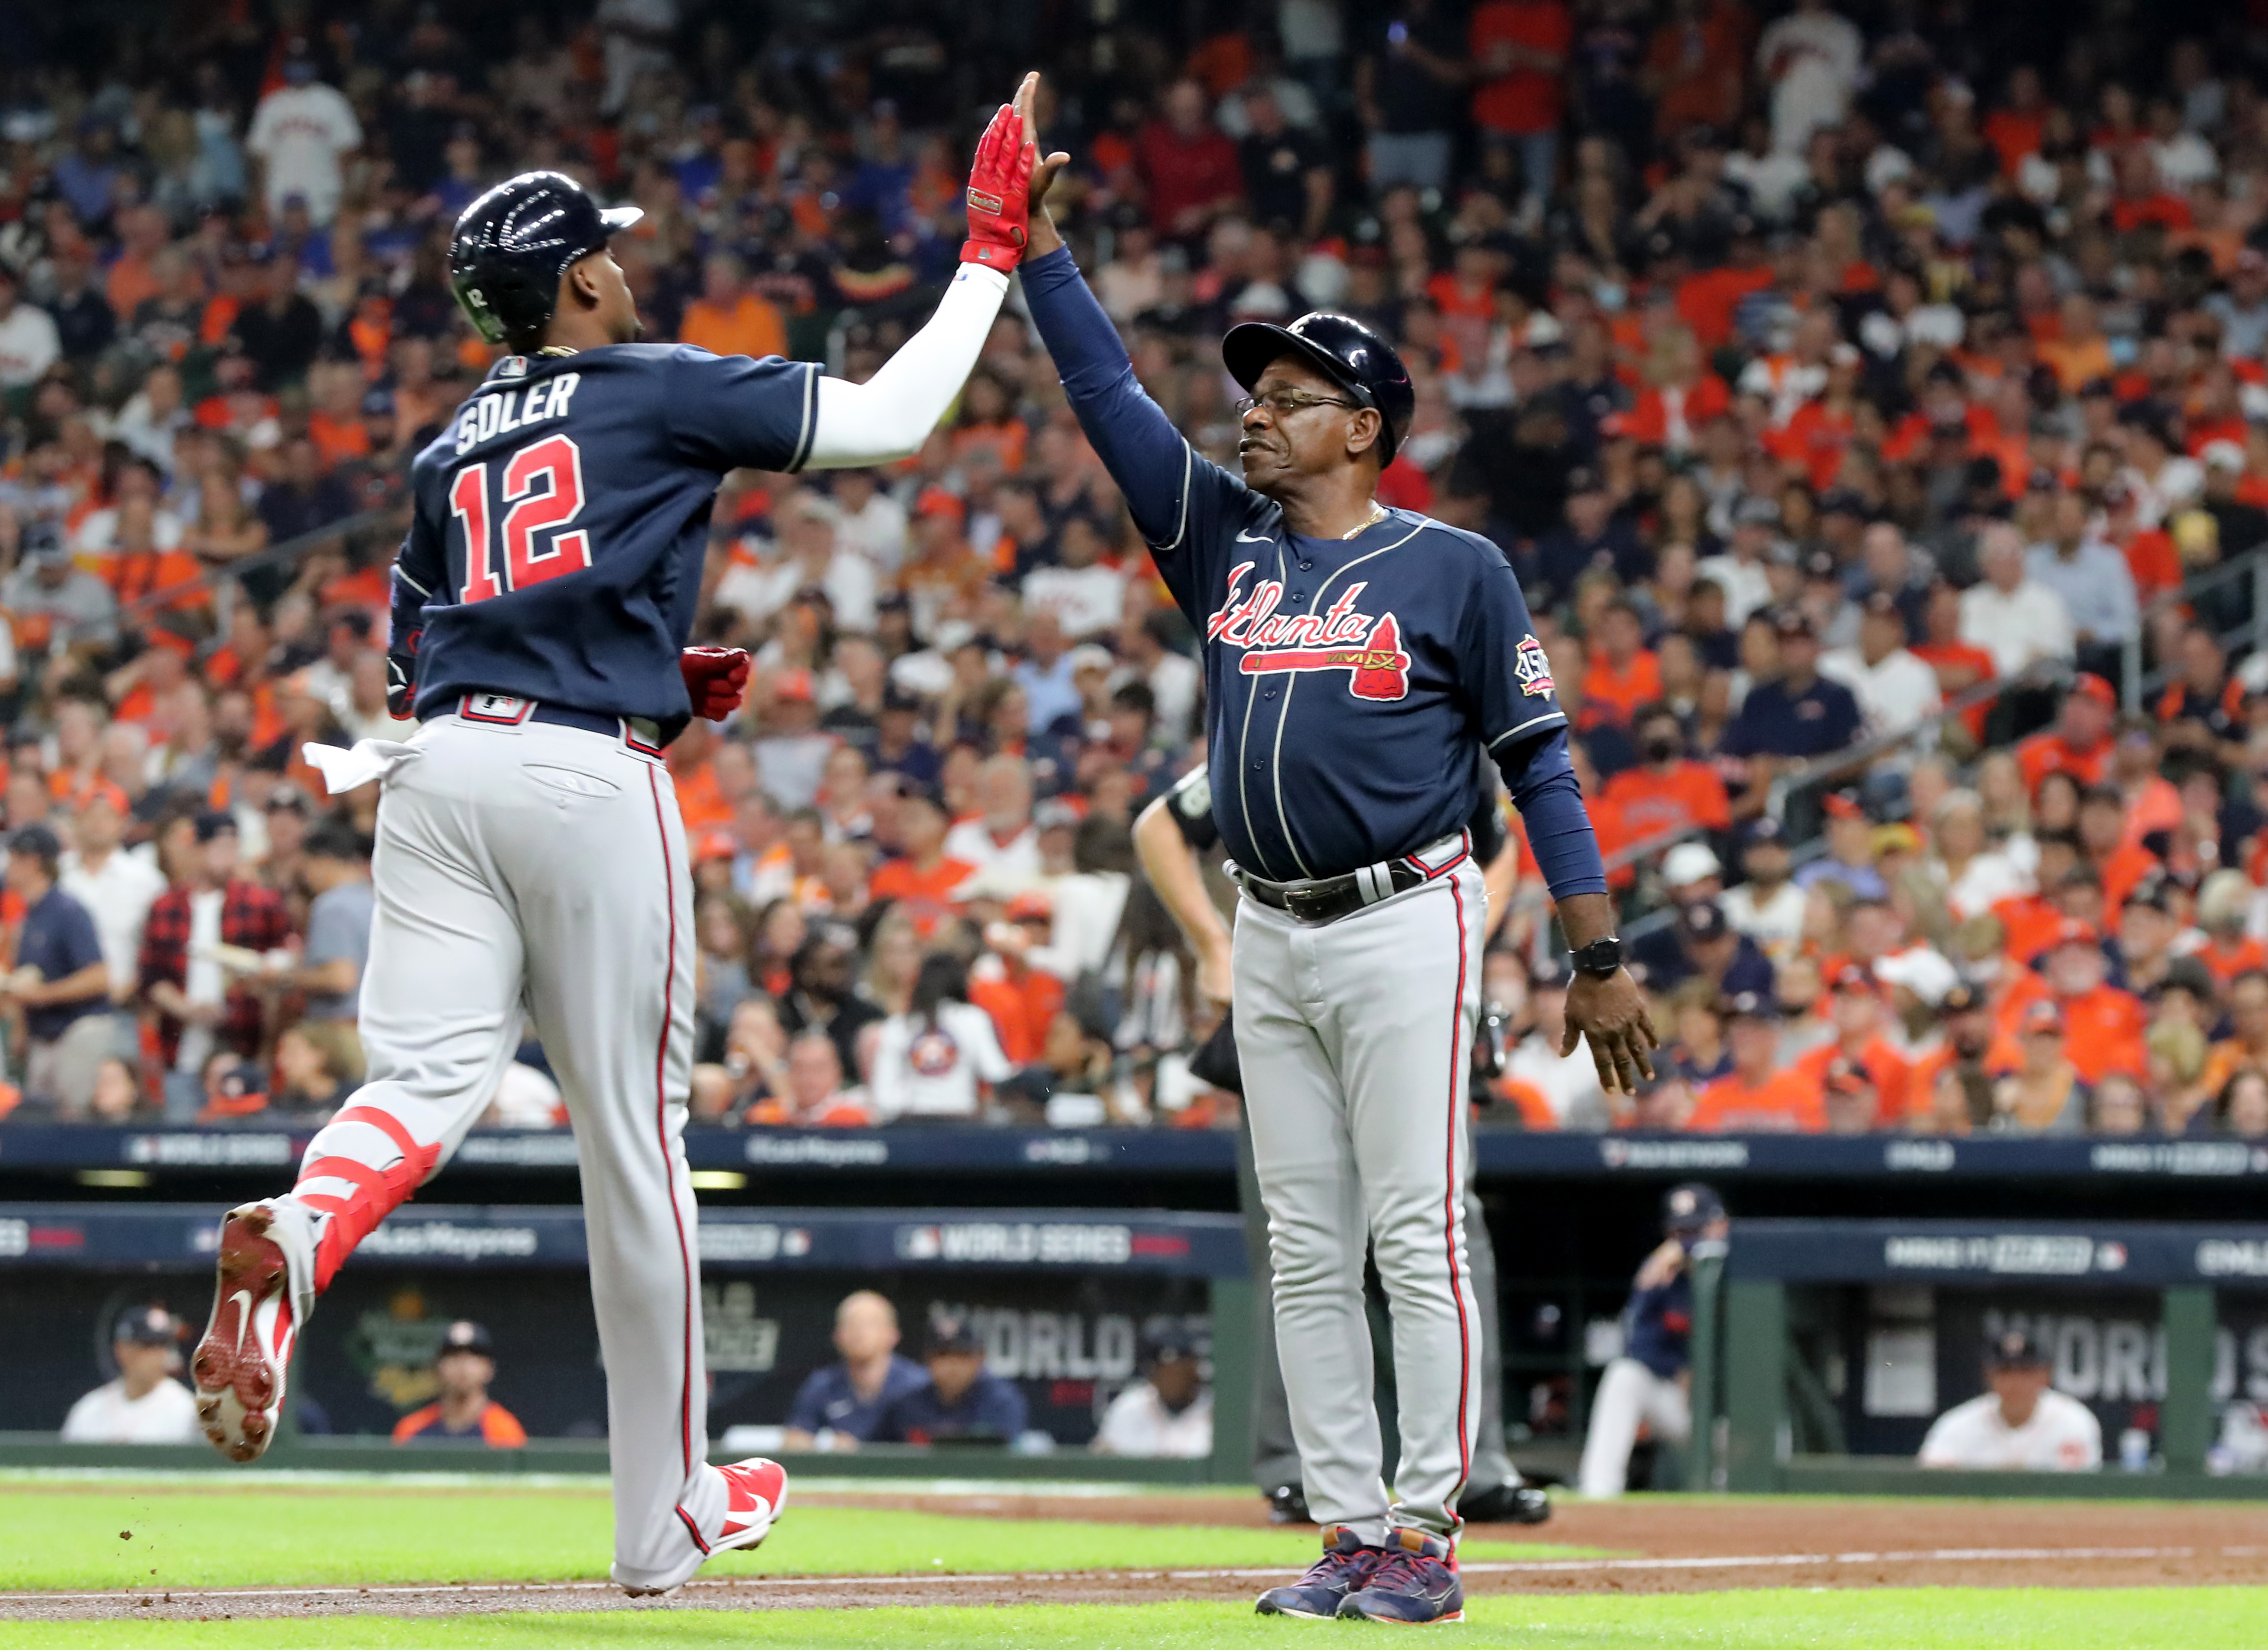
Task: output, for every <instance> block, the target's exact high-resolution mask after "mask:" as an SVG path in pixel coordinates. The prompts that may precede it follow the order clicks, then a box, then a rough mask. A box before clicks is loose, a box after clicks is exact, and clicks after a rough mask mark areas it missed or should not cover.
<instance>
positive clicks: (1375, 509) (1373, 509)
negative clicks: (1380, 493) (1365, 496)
mask: <svg viewBox="0 0 2268 1650" xmlns="http://www.w3.org/2000/svg"><path fill="white" fill-rule="evenodd" d="M1385 519H1386V512H1385V511H1383V510H1381V509H1380V508H1379V506H1378V501H1377V500H1376V499H1374V498H1373V499H1372V500H1371V502H1370V513H1369V514H1368V515H1366V516H1365V517H1364V518H1363V519H1361V520H1360V521H1359V522H1357V523H1356V524H1355V525H1354V526H1353V527H1349V528H1348V529H1347V530H1346V531H1345V532H1344V533H1342V534H1339V537H1341V538H1342V539H1351V538H1353V537H1354V536H1355V535H1356V534H1359V533H1367V532H1369V531H1370V530H1371V529H1372V528H1373V527H1376V526H1377V525H1378V524H1379V523H1380V522H1381V521H1383V520H1385Z"/></svg>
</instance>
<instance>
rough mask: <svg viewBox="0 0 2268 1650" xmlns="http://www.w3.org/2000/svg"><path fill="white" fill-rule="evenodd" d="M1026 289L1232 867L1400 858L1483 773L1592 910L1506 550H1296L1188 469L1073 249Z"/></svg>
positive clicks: (1239, 497)
mask: <svg viewBox="0 0 2268 1650" xmlns="http://www.w3.org/2000/svg"><path fill="white" fill-rule="evenodd" d="M1023 281H1024V290H1025V294H1026V298H1027V302H1028V303H1029V306H1030V308H1031V312H1032V315H1033V319H1034V320H1035V323H1036V324H1037V325H1038V327H1039V328H1040V332H1041V335H1042V338H1043V339H1044V340H1045V341H1046V343H1047V345H1048V349H1049V353H1050V354H1051V355H1053V356H1054V357H1055V360H1056V363H1057V366H1058V368H1059V369H1060V370H1061V372H1062V376H1063V381H1064V388H1065V390H1066V391H1067V392H1068V394H1069V396H1070V399H1071V406H1072V409H1073V410H1074V411H1075V412H1076V413H1077V414H1078V416H1079V422H1080V424H1081V425H1082V426H1083V427H1084V428H1085V430H1086V433H1087V437H1088V439H1089V440H1090V441H1092V442H1093V443H1094V448H1095V451H1096V453H1097V454H1098V455H1099V456H1100V457H1101V459H1102V460H1103V462H1104V464H1105V465H1106V466H1107V467H1108V468H1109V470H1110V472H1111V474H1112V475H1113V476H1114V478H1115V479H1116V481H1117V482H1118V483H1119V486H1120V488H1121V490H1123V492H1124V494H1125V496H1126V502H1127V506H1128V508H1129V509H1130V511H1131V512H1132V513H1133V516H1134V520H1135V523H1136V525H1137V526H1138V527H1140V529H1141V530H1142V534H1143V536H1144V537H1145V539H1146V540H1147V541H1149V542H1150V544H1151V546H1152V549H1153V551H1154V553H1155V556H1156V559H1157V564H1158V569H1159V572H1160V575H1161V576H1162V577H1163V578H1164V579H1165V581H1166V585H1167V588H1168V589H1169V590H1170V591H1171V592H1172V593H1173V595H1174V599H1175V602H1176V603H1177V604H1178V605H1179V606H1180V608H1181V609H1182V613H1183V614H1184V615H1186V616H1187V617H1188V618H1189V622H1190V623H1191V624H1193V625H1195V626H1196V627H1197V633H1198V635H1199V636H1200V637H1202V638H1203V639H1204V666H1205V681H1206V686H1207V690H1208V703H1207V711H1206V714H1207V721H1208V726H1207V757H1208V762H1207V765H1208V769H1209V771H1210V774H1211V790H1212V812H1213V816H1214V818H1215V819H1216V821H1218V822H1219V828H1220V832H1221V836H1222V837H1223V839H1224V840H1225V842H1226V843H1227V846H1228V851H1229V854H1230V856H1231V857H1232V858H1234V859H1235V860H1236V862H1237V863H1238V864H1239V865H1240V866H1243V867H1244V868H1245V869H1247V870H1248V871H1250V872H1253V873H1256V874H1258V875H1260V876H1262V877H1265V878H1268V879H1270V880H1278V881H1289V880H1304V879H1308V878H1315V877H1327V876H1336V875H1339V874H1342V873H1347V872H1351V871H1353V870H1355V869H1357V868H1359V867H1360V866H1366V865H1373V864H1376V863H1378V862H1379V861H1381V860H1384V859H1388V858H1393V857H1395V856H1396V855H1400V854H1406V853H1409V852H1410V851H1413V850H1415V849H1418V848H1421V847H1423V846H1425V844H1427V843H1432V842H1433V841H1435V840H1437V839H1438V838H1440V837H1441V836H1446V835H1447V834H1449V833H1450V832H1453V831H1454V830H1456V829H1458V828H1459V827H1461V826H1462V825H1463V824H1464V823H1465V821H1467V820H1468V819H1469V817H1470V816H1471V815H1472V814H1473V811H1474V809H1475V807H1476V805H1477V804H1478V803H1479V801H1480V799H1481V798H1482V795H1483V788H1482V780H1483V777H1484V776H1483V772H1482V769H1481V762H1482V760H1483V758H1484V755H1486V756H1488V757H1491V758H1492V759H1493V760H1495V761H1496V762H1497V763H1498V765H1499V768H1500V769H1501V770H1503V772H1504V775H1505V777H1506V782H1507V784H1509V785H1510V787H1511V790H1512V793H1513V800H1514V802H1515V803H1517V804H1518V805H1520V807H1521V811H1522V813H1523V814H1527V815H1528V826H1529V831H1530V837H1531V841H1532V842H1535V845H1536V851H1537V856H1538V858H1539V860H1541V861H1543V865H1544V868H1545V873H1546V876H1547V880H1550V882H1551V886H1552V888H1553V891H1554V893H1555V894H1559V895H1566V894H1571V893H1589V892H1604V890H1605V887H1606V883H1605V879H1604V876H1603V873H1597V872H1594V870H1593V867H1595V866H1597V865H1598V853H1597V848H1596V843H1595V839H1594V838H1593V837H1592V836H1591V833H1590V830H1589V826H1588V822H1587V821H1586V820H1584V819H1583V818H1582V817H1581V814H1580V792H1576V791H1575V790H1574V787H1573V779H1572V773H1571V772H1569V771H1568V759H1567V755H1566V726H1567V718H1566V715H1565V712H1564V711H1562V710H1561V709H1560V707H1559V702H1558V698H1557V694H1556V693H1555V691H1554V689H1553V683H1552V680H1551V672H1550V664H1549V662H1548V661H1547V660H1546V659H1545V657H1544V653H1543V645H1542V643H1541V642H1540V641H1539V640H1538V639H1537V637H1536V636H1535V627H1534V624H1533V622H1532V621H1531V620H1530V618H1529V616H1528V604H1527V601H1526V600H1525V598H1523V597H1522V595H1521V590H1520V584H1519V581H1518V579H1517V578H1514V577H1513V571H1512V568H1511V566H1510V564H1508V563H1506V560H1505V558H1504V555H1503V552H1501V551H1500V550H1499V549H1497V547H1496V546H1495V545H1493V544H1491V542H1489V541H1488V540H1486V539H1484V538H1482V537H1480V536H1478V535H1477V534H1470V533H1466V532H1463V531H1462V530H1460V529H1458V528H1455V527H1448V526H1447V525H1445V524H1443V523H1441V522H1439V521H1434V520H1431V519H1428V518H1426V517H1424V516H1421V515H1418V514H1415V513H1413V512H1409V511H1402V510H1389V511H1388V512H1385V515H1384V518H1383V519H1381V520H1378V521H1375V522H1373V523H1372V524H1371V525H1370V526H1369V527H1365V528H1364V529H1363V530H1362V531H1361V532H1359V533H1358V534H1355V535H1354V536H1353V537H1352V538H1351V539H1314V538H1307V537H1304V536H1301V535H1300V534H1293V533H1292V532H1290V531H1289V530H1288V529H1287V528H1286V527H1285V520H1284V512H1283V510H1282V508H1281V506H1279V505H1278V504H1277V503H1276V502H1275V501H1274V500H1273V499H1270V498H1268V497H1263V495H1261V494H1259V493H1256V492H1255V491H1253V490H1251V489H1250V488H1248V487H1247V486H1246V485H1245V484H1244V482H1242V480H1241V479H1240V478H1238V477H1237V476H1234V475H1230V474H1229V473H1228V472H1227V471H1226V470H1224V469H1222V468H1219V466H1218V465H1215V464H1212V463H1210V462H1208V461H1207V460H1204V458H1201V457H1199V456H1198V455H1197V453H1196V452H1195V450H1194V449H1192V448H1191V447H1190V446H1189V444H1188V442H1186V441H1185V440H1184V439H1183V438H1182V436H1181V434H1180V432H1179V431H1176V430H1175V428H1174V427H1173V424H1172V423H1171V421H1169V420H1168V419H1167V417H1166V415H1165V414H1164V412H1163V411H1162V410H1160V409H1159V408H1158V406H1157V405H1156V404H1155V403H1154V402H1153V401H1151V400H1150V399H1149V397H1148V396H1147V395H1145V394H1144V393H1143V391H1142V388H1141V386H1140V385H1139V383H1138V382H1137V381H1136V379H1135V378H1134V374H1133V371H1132V367H1131V365H1130V363H1129V361H1128V360H1127V357H1126V353H1125V350H1124V349H1123V346H1122V345H1121V344H1120V343H1119V342H1118V339H1117V336H1116V333H1115V332H1114V331H1112V330H1111V329H1110V328H1109V325H1108V320H1107V319H1105V318H1104V317H1103V316H1102V313H1101V309H1100V307H1099V306H1096V305H1095V304H1094V298H1093V296H1092V294H1091V293H1089V292H1088V291H1087V290H1086V284H1085V283H1084V281H1082V280H1081V279H1080V277H1079V270H1078V267H1077V265H1076V264H1074V263H1073V262H1072V261H1071V255H1070V254H1069V252H1068V251H1059V252H1056V253H1051V254H1049V255H1048V256H1046V257H1043V258H1038V259H1035V260H1033V261H1030V262H1028V263H1027V264H1026V265H1025V266H1024V270H1023ZM1544 792H1550V797H1549V798H1548V799H1549V800H1551V801H1554V802H1556V803H1558V804H1561V805H1562V806H1560V807H1558V810H1557V818H1558V819H1560V820H1567V821H1571V822H1569V823H1567V824H1565V826H1564V828H1561V829H1557V830H1556V831H1555V833H1554V834H1555V835H1559V836H1568V837H1573V836H1580V838H1581V843H1580V844H1578V846H1580V849H1581V850H1582V851H1581V852H1579V853H1576V854H1573V855H1572V856H1570V857H1569V858H1568V859H1567V860H1565V862H1560V861H1558V860H1557V859H1556V858H1555V857H1554V856H1552V855H1550V854H1549V853H1548V852H1547V846H1548V844H1547V843H1544V842H1542V841H1536V838H1537V826H1538V822H1539V821H1538V816H1537V814H1536V813H1535V811H1534V810H1533V808H1532V807H1531V804H1532V803H1534V802H1535V801H1537V800H1538V799H1545V798H1544V795H1543V793H1544ZM1555 873H1556V874H1555Z"/></svg>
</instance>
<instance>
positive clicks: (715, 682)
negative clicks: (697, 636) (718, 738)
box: [677, 647, 748, 722]
mask: <svg viewBox="0 0 2268 1650" xmlns="http://www.w3.org/2000/svg"><path fill="white" fill-rule="evenodd" d="M677 668H678V670H679V672H680V673H681V674H683V676H684V677H685V691H686V692H687V693H689V694H690V695H691V696H693V714H694V715H696V716H697V717H700V718H702V719H703V720H704V721H709V722H721V721H723V720H724V719H725V718H726V717H728V716H730V715H732V714H733V711H737V710H739V709H740V699H741V696H743V695H744V694H746V693H747V690H748V653H747V649H746V648H741V647H689V648H687V649H686V650H685V651H684V652H682V653H680V654H679V655H678V656H677Z"/></svg>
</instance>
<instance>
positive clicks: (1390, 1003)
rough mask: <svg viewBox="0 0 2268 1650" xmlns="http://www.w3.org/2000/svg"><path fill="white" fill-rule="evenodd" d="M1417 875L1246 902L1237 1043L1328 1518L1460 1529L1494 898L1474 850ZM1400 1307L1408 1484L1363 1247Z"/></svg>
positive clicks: (1311, 1466) (1309, 1477)
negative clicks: (1431, 873)
mask: <svg viewBox="0 0 2268 1650" xmlns="http://www.w3.org/2000/svg"><path fill="white" fill-rule="evenodd" d="M1452 855H1454V856H1455V857H1456V863H1455V865H1454V868H1453V869H1447V870H1444V871H1442V872H1441V873H1440V874H1438V875H1436V876H1435V877H1434V878H1433V879H1432V880H1431V881H1428V882H1426V883H1425V884H1423V885H1421V886H1420V887H1418V888H1410V889H1408V890H1406V891H1404V892H1403V893H1400V894H1396V895H1392V896H1390V897H1389V898H1388V899H1385V900H1382V901H1381V902H1379V903H1377V904H1375V905H1373V906H1370V907H1368V908H1367V909H1366V910H1361V911H1358V912H1357V913H1355V914H1354V915H1353V916H1351V917H1342V918H1340V919H1339V920H1338V921H1337V922H1335V923H1329V924H1324V925H1322V926H1321V927H1307V926H1303V925H1302V924H1299V923H1297V922H1294V921H1293V920H1292V918H1291V917H1288V916H1286V915H1285V914H1284V913H1283V912H1281V911H1278V910H1274V909H1272V908H1270V907H1269V906H1266V905H1263V904H1260V903H1258V902H1256V901H1254V900H1252V899H1250V898H1245V899H1242V900H1240V901H1239V902H1238V903H1237V909H1236V933H1235V963H1234V992H1235V996H1234V1002H1235V1008H1236V1055H1237V1060H1238V1063H1239V1064H1240V1065H1241V1067H1242V1069H1243V1076H1244V1103H1245V1108H1246V1110H1247V1112H1248V1115H1249V1116H1250V1119H1251V1127H1252V1150H1253V1160H1254V1166H1255V1168H1256V1169H1257V1171H1258V1173H1259V1178H1260V1194H1261V1198H1262V1201H1263V1203H1264V1204H1266V1205H1267V1209H1268V1242H1269V1254H1270V1259H1271V1260H1272V1262H1273V1263H1274V1271H1275V1293H1276V1346H1277V1354H1278V1358H1279V1359H1280V1360H1281V1362H1282V1364H1283V1369H1284V1390H1285V1396H1286V1398H1287V1399H1288V1400H1289V1401H1290V1407H1291V1411H1292V1435H1293V1436H1294V1437H1295V1438H1296V1439H1297V1440H1298V1441H1299V1446H1300V1482H1301V1484H1303V1485H1304V1486H1305V1488H1306V1491H1307V1505H1308V1507H1309V1508H1310V1510H1311V1511H1312V1512H1313V1513H1314V1517H1315V1521H1316V1522H1317V1523H1319V1524H1322V1525H1324V1526H1326V1527H1328V1526H1330V1525H1333V1524H1344V1525H1347V1526H1349V1527H1351V1528H1353V1529H1354V1530H1355V1531H1356V1532H1357V1533H1358V1534H1359V1536H1361V1537H1362V1539H1363V1540H1365V1541H1366V1542H1377V1541H1381V1540H1383V1539H1384V1536H1385V1534H1386V1532H1387V1530H1388V1529H1389V1528H1415V1529H1421V1530H1425V1531H1427V1532H1429V1533H1431V1534H1434V1535H1442V1536H1447V1535H1450V1534H1452V1533H1454V1530H1455V1529H1456V1528H1457V1516H1456V1504H1457V1497H1458V1495H1459V1493H1460V1492H1462V1489H1463V1487H1464V1484H1465V1481H1466V1479H1467V1478H1468V1477H1469V1476H1470V1474H1471V1471H1472V1460H1473V1452H1474V1447H1475V1442H1476V1438H1477V1436H1478V1430H1479V1420H1480V1407H1481V1406H1480V1396H1481V1395H1480V1358H1481V1332H1480V1320H1479V1313H1478V1309H1477V1307H1476V1304H1475V1299H1474V1294H1473V1288H1472V1278H1471V1274H1470V1271H1469V1265H1468V1262H1467V1258H1466V1254H1465V1176H1466V1162H1467V1156H1468V1153H1469V1150H1470V1138H1469V1129H1468V1126H1467V1121H1466V1083H1467V1079H1468V1075H1469V1069H1470V1063H1471V1050H1472V1036H1473V1027H1474V1023H1475V1020H1476V1016H1477V1013H1478V1011H1479V1005H1480V974H1481V942H1482V927H1483V921H1484V900H1485V895H1484V894H1483V892H1482V887H1481V876H1480V872H1479V870H1478V869H1477V868H1476V866H1474V865H1473V864H1472V862H1471V860H1470V859H1469V858H1465V857H1463V853H1462V849H1461V848H1452V849H1450V850H1448V851H1446V852H1445V853H1444V854H1443V855H1442V858H1444V859H1447V858H1450V857H1451V856H1452ZM1366 1247H1367V1248H1368V1249H1371V1250H1372V1251H1373V1253H1374V1255H1375V1256H1376V1258H1377V1262H1378V1275H1379V1280H1380V1282H1381V1284H1383V1285H1384V1286H1385V1289H1386V1297H1387V1304H1388V1310H1389V1312H1390V1313H1391V1315H1392V1317H1393V1321H1394V1371H1395V1386H1396V1389H1397V1397H1398V1400H1399V1417H1398V1420H1399V1427H1398V1430H1399V1432H1400V1434H1401V1442H1402V1452H1401V1459H1400V1461H1399V1463H1398V1464H1397V1466H1396V1468H1395V1483H1394V1494H1393V1495H1392V1497H1389V1496H1388V1493H1387V1488H1386V1484H1385V1483H1384V1480H1383V1478H1382V1477H1381V1442H1380V1436H1379V1422H1378V1411H1377V1408H1376V1406H1375V1403H1374V1402H1373V1390H1372V1388H1373V1369H1372V1363H1371V1344H1370V1326H1369V1322H1368V1320H1367V1319H1366V1316H1365V1315H1364V1311H1363V1300H1362V1288H1363V1256H1364V1251H1365V1249H1366Z"/></svg>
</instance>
